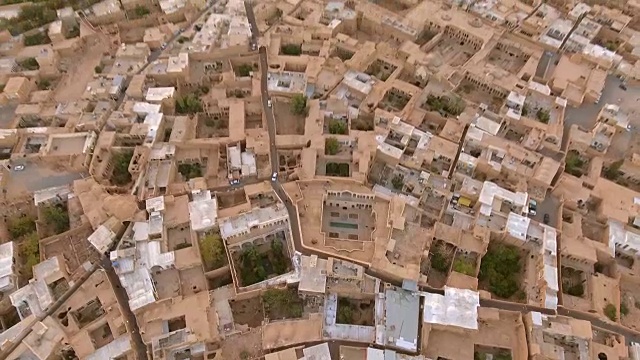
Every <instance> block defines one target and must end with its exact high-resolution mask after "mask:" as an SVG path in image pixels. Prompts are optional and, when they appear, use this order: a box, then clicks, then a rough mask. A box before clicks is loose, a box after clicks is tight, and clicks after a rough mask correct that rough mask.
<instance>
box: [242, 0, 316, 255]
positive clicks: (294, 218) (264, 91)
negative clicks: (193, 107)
mask: <svg viewBox="0 0 640 360" xmlns="http://www.w3.org/2000/svg"><path fill="white" fill-rule="evenodd" d="M245 9H246V12H247V19H248V20H249V24H250V25H251V41H252V43H253V44H257V39H258V37H259V35H260V34H259V33H258V25H257V23H256V17H255V14H254V13H253V7H252V6H251V5H250V4H249V3H247V2H245ZM258 53H259V57H260V92H261V95H262V109H263V112H264V114H265V116H266V117H267V129H268V131H269V152H270V156H271V172H272V173H277V172H278V150H277V148H276V120H275V117H274V114H273V109H272V108H271V107H269V103H268V101H269V89H268V87H267V74H268V72H269V65H268V63H267V48H265V47H264V46H261V47H260V48H259V49H258ZM271 187H272V188H273V191H274V192H275V193H276V194H277V195H278V196H279V197H280V199H282V200H283V201H284V204H285V206H286V208H287V213H288V214H289V222H290V224H291V236H292V238H293V245H294V248H295V249H296V250H297V251H299V252H301V253H302V254H304V255H310V252H309V251H308V250H307V249H306V248H304V247H303V246H302V236H301V234H300V224H299V223H298V213H297V211H296V208H295V207H294V206H293V203H291V201H289V198H288V197H287V194H286V193H285V192H284V190H283V189H282V184H280V181H279V180H276V181H272V182H271Z"/></svg>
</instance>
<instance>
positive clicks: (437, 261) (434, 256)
mask: <svg viewBox="0 0 640 360" xmlns="http://www.w3.org/2000/svg"><path fill="white" fill-rule="evenodd" d="M449 264H450V263H449V260H448V259H447V258H446V257H445V256H444V255H443V254H442V253H441V252H440V249H438V248H434V249H433V251H432V252H431V267H432V268H434V269H435V270H437V271H438V272H441V273H447V272H448V271H449Z"/></svg>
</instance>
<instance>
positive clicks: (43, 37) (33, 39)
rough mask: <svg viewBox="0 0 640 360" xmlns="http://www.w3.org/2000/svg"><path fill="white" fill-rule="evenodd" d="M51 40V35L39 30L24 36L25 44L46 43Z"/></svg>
mask: <svg viewBox="0 0 640 360" xmlns="http://www.w3.org/2000/svg"><path fill="white" fill-rule="evenodd" d="M50 42H51V39H49V36H47V34H45V33H43V32H37V33H35V34H33V35H29V36H26V35H25V37H24V38H23V43H24V46H34V45H44V44H49V43H50Z"/></svg>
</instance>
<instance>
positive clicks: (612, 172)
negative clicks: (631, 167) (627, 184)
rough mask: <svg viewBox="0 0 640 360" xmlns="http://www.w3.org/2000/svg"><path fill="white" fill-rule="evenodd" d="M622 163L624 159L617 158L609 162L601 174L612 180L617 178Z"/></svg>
mask: <svg viewBox="0 0 640 360" xmlns="http://www.w3.org/2000/svg"><path fill="white" fill-rule="evenodd" d="M623 163H624V160H618V161H615V162H613V163H611V165H609V166H608V167H606V168H604V170H603V171H602V176H604V177H605V178H606V179H609V180H612V181H615V180H617V179H618V177H620V167H621V166H622V164H623Z"/></svg>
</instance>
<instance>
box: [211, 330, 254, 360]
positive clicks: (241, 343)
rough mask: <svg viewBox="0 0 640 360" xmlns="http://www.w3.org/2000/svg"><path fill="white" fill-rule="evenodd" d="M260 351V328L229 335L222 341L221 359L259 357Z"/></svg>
mask: <svg viewBox="0 0 640 360" xmlns="http://www.w3.org/2000/svg"><path fill="white" fill-rule="evenodd" d="M263 354H264V353H263V351H262V329H261V328H257V329H253V330H251V331H250V332H247V333H244V334H240V335H237V336H231V337H229V338H227V339H226V340H225V341H224V342H223V343H222V349H221V355H222V357H221V358H222V359H229V360H231V359H234V360H235V359H260V358H261V357H262V355H263Z"/></svg>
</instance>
